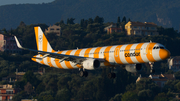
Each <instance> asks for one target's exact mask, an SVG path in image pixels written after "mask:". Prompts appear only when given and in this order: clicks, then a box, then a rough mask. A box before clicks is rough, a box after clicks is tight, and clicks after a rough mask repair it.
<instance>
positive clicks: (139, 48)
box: [135, 43, 144, 63]
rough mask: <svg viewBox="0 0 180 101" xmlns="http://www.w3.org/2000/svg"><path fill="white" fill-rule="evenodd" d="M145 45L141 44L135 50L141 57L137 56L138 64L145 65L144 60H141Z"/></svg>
mask: <svg viewBox="0 0 180 101" xmlns="http://www.w3.org/2000/svg"><path fill="white" fill-rule="evenodd" d="M143 44H144V43H140V44H138V45H137V46H136V49H135V53H140V54H139V56H136V59H137V60H138V62H140V63H144V61H143V59H142V58H141V54H142V53H141V47H142V45H143Z"/></svg>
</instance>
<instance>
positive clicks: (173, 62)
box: [168, 56, 180, 72]
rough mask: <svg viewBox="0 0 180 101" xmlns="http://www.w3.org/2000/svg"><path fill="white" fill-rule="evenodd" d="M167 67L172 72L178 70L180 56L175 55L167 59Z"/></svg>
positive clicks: (179, 68) (179, 67) (179, 69)
mask: <svg viewBox="0 0 180 101" xmlns="http://www.w3.org/2000/svg"><path fill="white" fill-rule="evenodd" d="M168 65H169V69H170V70H173V71H174V72H178V71H180V56H175V57H172V58H169V59H168Z"/></svg>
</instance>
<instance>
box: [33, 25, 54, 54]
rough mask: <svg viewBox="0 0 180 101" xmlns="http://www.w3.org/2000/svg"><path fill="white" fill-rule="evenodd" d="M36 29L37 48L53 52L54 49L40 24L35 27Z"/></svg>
mask: <svg viewBox="0 0 180 101" xmlns="http://www.w3.org/2000/svg"><path fill="white" fill-rule="evenodd" d="M34 31H35V36H36V44H37V50H39V51H45V52H53V51H54V50H53V49H52V47H51V45H50V44H49V42H48V40H47V38H46V37H45V35H44V33H43V31H42V30H41V28H40V27H39V26H38V27H34Z"/></svg>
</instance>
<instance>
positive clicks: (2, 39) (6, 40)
mask: <svg viewBox="0 0 180 101" xmlns="http://www.w3.org/2000/svg"><path fill="white" fill-rule="evenodd" d="M20 43H21V44H22V42H21V41H20ZM0 51H1V52H6V53H22V50H21V49H19V48H18V47H17V44H16V41H15V38H14V37H13V36H8V35H7V36H6V35H3V34H0Z"/></svg>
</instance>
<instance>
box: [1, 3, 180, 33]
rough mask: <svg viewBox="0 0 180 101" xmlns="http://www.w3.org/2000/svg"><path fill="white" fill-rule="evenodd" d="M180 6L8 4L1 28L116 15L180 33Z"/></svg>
mask: <svg viewBox="0 0 180 101" xmlns="http://www.w3.org/2000/svg"><path fill="white" fill-rule="evenodd" d="M179 4H180V1H179V0H157V1H154V0H136V1H134V0H113V1H110V0H98V1H97V0H55V1H54V2H52V3H47V4H45V3H43V4H19V5H6V6H0V22H1V23H0V29H2V28H9V29H10V28H15V27H17V25H18V24H19V22H20V21H24V22H25V23H27V24H32V23H46V24H48V25H50V24H53V23H55V22H57V21H59V20H60V19H63V20H66V19H67V18H69V17H72V18H76V21H75V22H78V21H80V19H81V18H85V19H88V18H94V17H95V16H96V15H99V16H103V17H104V18H105V19H106V20H105V22H111V21H112V22H115V21H116V17H117V16H126V17H128V18H131V20H132V21H140V22H155V23H156V24H158V25H163V26H166V27H174V28H175V29H176V30H177V29H178V30H179V24H180V22H179V21H180V20H179V18H180V5H179ZM78 23H79V22H78Z"/></svg>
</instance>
